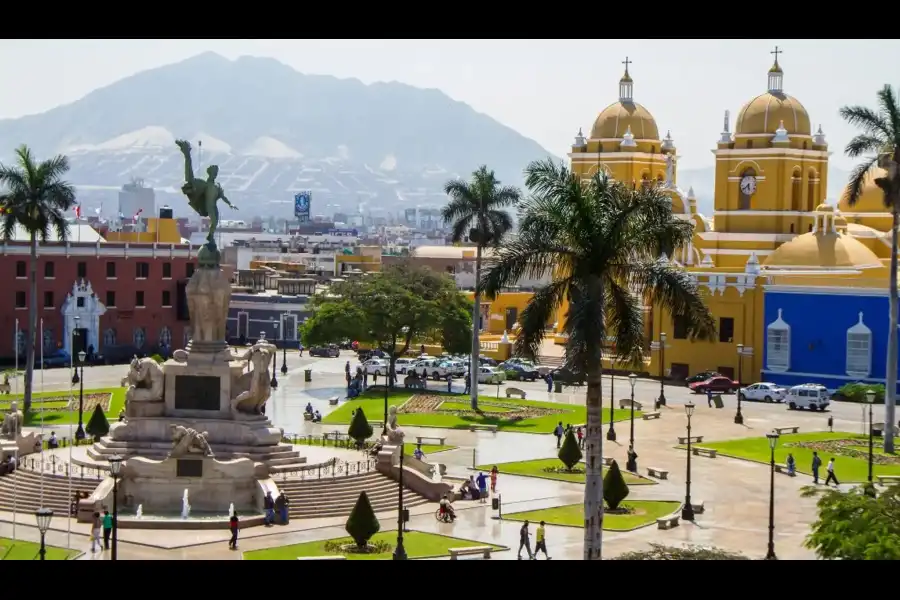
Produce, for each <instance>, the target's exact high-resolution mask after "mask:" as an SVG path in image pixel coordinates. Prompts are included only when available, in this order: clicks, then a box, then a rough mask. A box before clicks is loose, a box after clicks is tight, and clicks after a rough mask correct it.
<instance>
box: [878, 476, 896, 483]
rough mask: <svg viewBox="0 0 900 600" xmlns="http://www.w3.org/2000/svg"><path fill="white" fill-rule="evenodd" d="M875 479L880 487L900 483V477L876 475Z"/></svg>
mask: <svg viewBox="0 0 900 600" xmlns="http://www.w3.org/2000/svg"><path fill="white" fill-rule="evenodd" d="M875 477H876V478H877V479H878V483H879V484H881V485H887V484H893V483H900V475H876V476H875Z"/></svg>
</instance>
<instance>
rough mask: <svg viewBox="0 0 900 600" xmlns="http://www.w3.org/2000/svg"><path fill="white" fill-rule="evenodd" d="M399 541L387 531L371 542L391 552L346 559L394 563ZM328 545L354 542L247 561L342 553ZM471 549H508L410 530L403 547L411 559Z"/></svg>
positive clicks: (251, 556) (283, 550)
mask: <svg viewBox="0 0 900 600" xmlns="http://www.w3.org/2000/svg"><path fill="white" fill-rule="evenodd" d="M396 541H397V532H396V531H384V532H382V533H377V534H375V535H374V536H372V539H371V540H370V542H386V543H388V544H390V545H391V547H390V550H387V551H385V552H382V553H379V554H352V553H346V554H343V556H346V557H347V560H390V559H391V557H392V553H393V551H394V544H395V543H396ZM328 542H333V543H341V544H349V543H351V542H352V540H351V539H350V538H349V537H347V538H339V539H333V540H320V541H318V542H305V543H303V544H292V545H290V546H278V547H276V548H266V549H265V550H251V551H249V552H244V560H297V558H298V557H301V556H328V555H334V554H340V552H339V551H336V552H328V551H326V550H325V545H326V544H327V543H328ZM470 546H493V547H494V549H495V551H496V550H507V549H508V548H505V547H503V546H496V545H494V544H488V543H486V542H476V541H473V540H464V539H460V538H454V537H447V536H444V535H437V534H434V533H424V532H422V531H410V532H407V533H404V534H403V547H404V548H405V549H406V555H407V556H408V557H409V558H435V557H444V556H449V554H447V550H449V549H450V548H466V547H470Z"/></svg>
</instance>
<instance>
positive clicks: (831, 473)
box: [825, 456, 841, 486]
mask: <svg viewBox="0 0 900 600" xmlns="http://www.w3.org/2000/svg"><path fill="white" fill-rule="evenodd" d="M825 469H826V470H827V471H828V477H826V478H825V485H828V484H829V482H831V481H834V485H835V486H838V485H841V483H840V482H839V481H838V479H837V477H835V475H834V457H833V456H832V457H831V460H829V461H828V466H827V467H825Z"/></svg>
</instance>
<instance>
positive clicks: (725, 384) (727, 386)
mask: <svg viewBox="0 0 900 600" xmlns="http://www.w3.org/2000/svg"><path fill="white" fill-rule="evenodd" d="M689 387H690V388H691V390H693V391H694V393H695V394H705V393H706V392H721V393H731V392H735V391H737V389H738V388H739V387H741V386H740V384H738V382H737V381H734V380H733V379H730V378H728V377H722V376H719V377H710V378H709V379H707V380H706V381H697V382H694V383H692V384H691V385H690V386H689Z"/></svg>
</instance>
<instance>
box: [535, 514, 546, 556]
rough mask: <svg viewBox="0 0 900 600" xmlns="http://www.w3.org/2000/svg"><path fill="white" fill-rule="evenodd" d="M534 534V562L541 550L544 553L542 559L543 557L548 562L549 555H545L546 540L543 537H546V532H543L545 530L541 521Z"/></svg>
mask: <svg viewBox="0 0 900 600" xmlns="http://www.w3.org/2000/svg"><path fill="white" fill-rule="evenodd" d="M536 534H537V535H536V536H535V538H534V539H535V544H534V558H535V560H537V555H538V552H541V551H542V550H543V552H544V557H545V558H546V559H547V560H550V555H549V554H547V538H546V537H545V536H546V531H545V528H544V522H543V521H541V524H540V525H538V528H537V532H536Z"/></svg>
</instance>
